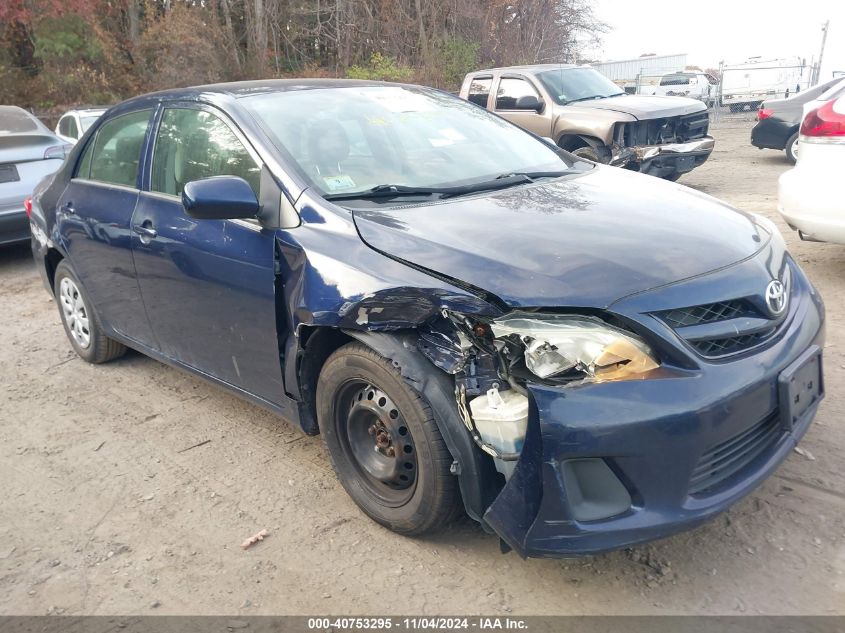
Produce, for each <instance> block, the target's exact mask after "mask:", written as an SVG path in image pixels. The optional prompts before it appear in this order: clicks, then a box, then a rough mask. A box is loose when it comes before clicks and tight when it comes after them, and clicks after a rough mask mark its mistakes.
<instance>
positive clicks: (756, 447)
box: [31, 80, 824, 556]
mask: <svg viewBox="0 0 845 633" xmlns="http://www.w3.org/2000/svg"><path fill="white" fill-rule="evenodd" d="M31 225H32V226H31V228H32V235H33V242H32V246H33V251H34V254H35V259H36V261H37V264H38V267H39V270H40V271H41V274H42V276H43V279H44V282H45V284H46V286H47V289H48V290H49V292H50V293H51V294H52V296H53V297H55V299H56V303H57V304H58V308H59V312H60V314H61V318H62V322H63V323H64V327H65V330H66V331H67V334H68V338H69V340H70V344H71V345H72V346H73V348H74V349H75V350H76V352H77V353H78V354H79V355H80V356H81V357H82V358H83V359H85V360H87V361H89V362H92V363H102V362H105V361H109V360H112V359H114V358H117V357H119V356H120V355H121V354H122V353H123V352H124V351H125V350H126V348H127V347H130V348H133V349H136V350H139V351H141V352H143V353H144V354H147V355H149V356H152V357H153V358H155V359H158V360H159V361H162V362H164V363H168V364H170V365H174V366H176V367H179V368H182V369H186V370H188V371H191V372H194V373H196V374H197V375H199V376H202V377H203V378H205V379H207V380H210V381H212V382H215V383H217V384H219V385H221V386H223V387H226V388H228V389H229V390H231V391H233V392H234V393H236V394H238V395H240V396H242V397H243V398H245V399H247V400H250V401H252V402H255V403H258V404H260V405H263V406H265V407H268V408H269V409H271V410H273V411H276V412H277V413H278V414H279V415H280V416H281V417H283V418H285V419H286V420H288V421H290V422H292V423H294V424H297V425H299V426H300V427H301V428H302V430H303V431H304V432H305V433H307V434H310V435H314V434H318V433H319V434H321V435H322V436H323V438H324V440H325V443H326V447H327V450H328V454H329V456H330V458H331V462H332V464H333V466H334V469H335V471H336V473H337V475H338V478H339V479H340V482H341V484H342V485H343V486H344V488H345V489H346V491H347V492H348V493H349V495H350V496H351V497H352V498H353V499H354V501H355V502H356V503H357V504H358V506H360V508H361V510H363V511H364V512H365V513H366V514H367V515H369V516H370V517H372V518H373V519H374V520H375V521H378V522H379V523H381V524H383V525H385V526H387V527H388V528H390V529H392V530H395V531H397V532H400V533H403V534H408V535H416V534H422V533H425V532H429V531H431V530H435V529H437V528H441V527H443V526H444V525H446V524H447V523H448V522H449V520H450V519H451V518H452V517H453V516H454V514H455V511H456V510H458V509H463V510H464V511H465V512H466V513H467V514H469V516H471V517H472V518H473V519H475V520H476V521H479V522H480V523H481V525H482V526H483V527H484V529H485V530H488V531H490V532H494V533H496V534H498V535H499V537H500V538H501V539H502V541H503V544H504V546H506V547H509V548H512V549H514V550H516V551H517V552H518V553H519V554H521V555H523V556H569V555H573V554H582V553H590V552H598V551H602V550H607V549H612V548H618V547H623V546H627V545H631V544H633V543H638V542H642V541H647V540H650V539H655V538H659V537H662V536H666V535H668V534H672V533H674V532H677V531H680V530H684V529H688V528H690V527H692V526H695V525H697V524H699V523H701V522H702V521H705V520H706V519H708V518H710V517H712V516H714V515H715V514H716V513H718V512H721V511H723V510H725V509H726V508H728V507H729V506H730V505H731V504H733V503H734V502H736V501H737V500H738V499H740V498H742V497H743V496H744V495H746V494H748V493H749V492H750V491H752V490H753V489H754V488H755V487H756V486H757V485H759V484H760V483H761V482H762V481H763V480H764V479H765V478H766V477H767V476H768V475H769V474H771V473H772V471H773V470H774V469H775V468H776V467H777V466H778V465H779V464H780V462H781V461H783V460H784V459H785V458H786V456H787V455H788V454H789V453H790V451H791V450H792V448H793V447H794V446H795V445H796V443H797V442H798V441H799V439H800V438H801V436H802V435H803V434H804V432H805V431H806V430H807V427H808V426H809V424H810V421H811V419H812V418H813V416H814V414H815V412H816V409H817V407H818V405H819V402H820V401H821V399H822V397H823V395H824V387H823V380H822V357H821V353H822V347H823V339H824V327H823V322H824V309H823V305H822V301H821V298H820V297H819V295H818V293H817V292H816V290H815V289H814V287H813V286H812V284H811V283H810V282H809V281H808V279H807V277H806V276H805V275H804V273H803V272H802V271H801V269H800V268H799V267H798V265H797V264H796V263H795V261H794V260H793V259H792V258H791V257H790V255H789V254H788V253H787V251H786V250H785V247H784V243H783V240H782V238H781V236H780V234H779V233H778V231H777V229H776V228H775V227H774V226H773V225H772V224H771V223H770V222H769V221H767V220H765V219H764V218H761V217H759V216H755V215H752V214H748V213H743V212H740V211H737V210H735V209H732V208H730V207H728V206H727V205H725V204H723V203H721V202H719V201H717V200H715V199H713V198H710V197H708V196H705V195H702V194H700V193H697V192H695V191H693V190H691V189H688V188H685V187H682V186H679V185H676V184H672V183H668V182H662V181H659V180H657V179H654V178H649V177H646V176H641V175H639V174H635V173H631V172H627V171H624V170H621V169H616V168H610V167H605V166H603V165H596V164H593V163H591V162H587V161H584V160H582V159H578V158H576V157H574V156H572V155H571V154H568V153H567V152H564V151H562V150H560V149H559V148H557V147H556V146H555V145H554V144H553V143H551V142H550V141H548V140H544V139H541V138H538V137H535V136H533V135H531V134H529V133H527V132H525V131H523V130H521V129H519V128H517V127H516V126H514V125H512V124H510V123H508V122H506V121H504V120H502V119H500V118H498V117H496V116H495V115H493V114H490V113H488V112H486V111H485V110H484V109H482V108H479V107H477V106H475V105H473V104H471V103H468V102H465V101H462V100H460V99H457V98H455V97H452V96H450V95H448V94H444V93H442V92H439V91H436V90H432V89H427V88H421V87H417V86H407V85H395V84H385V83H377V82H359V81H333V80H332V81H327V80H322V81H316V80H315V81H309V80H286V81H258V82H246V83H235V84H222V85H213V86H203V87H198V88H189V89H181V90H172V91H167V92H160V93H156V94H151V95H146V96H142V97H138V98H135V99H131V100H129V101H126V102H124V103H122V104H120V105H118V106H116V107H114V108H112V109H111V110H109V111H108V112H107V113H106V114H105V115H104V116H103V117H102V118H100V120H99V121H98V122H97V123H96V124H95V125H94V126H93V127H92V128H91V129H90V130H89V131H88V132H87V133H86V134H85V136H84V137H83V138H82V139H81V141H80V142H79V143H78V144H77V145H76V147H75V149H74V150H73V152H72V153H71V155H70V157H69V159H68V160H67V161H66V162H65V164H64V165H63V167H62V168H61V170H60V171H59V172H57V173H56V174H55V175H54V176H52V177H50V178H48V179H47V180H45V181H44V182H43V183H42V184H41V185H39V187H38V188H37V189H36V191H35V193H34V195H33V200H32V213H31ZM116 371H117V370H116Z"/></svg>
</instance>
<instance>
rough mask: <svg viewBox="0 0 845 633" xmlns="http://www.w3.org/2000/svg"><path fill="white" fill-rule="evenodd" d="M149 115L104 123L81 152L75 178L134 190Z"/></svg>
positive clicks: (142, 112)
mask: <svg viewBox="0 0 845 633" xmlns="http://www.w3.org/2000/svg"><path fill="white" fill-rule="evenodd" d="M150 112H151V111H150V110H143V111H141V112H133V113H131V114H124V115H123V116H119V117H116V118H114V119H112V120H110V121H107V122H106V123H104V124H103V125H102V127H100V129H99V130H98V131H97V135H96V136H95V137H94V139H93V142H91V143H89V144H88V147H87V148H86V149H85V153H84V154H83V155H82V160H81V162H80V163H79V169H78V171H77V173H76V176H77V177H79V178H88V179H90V180H96V181H99V182H105V183H109V184H114V185H123V186H126V187H136V186H137V181H138V164H139V162H140V160H141V147H142V146H143V145H144V136H145V135H146V133H147V126H148V125H149V122H150Z"/></svg>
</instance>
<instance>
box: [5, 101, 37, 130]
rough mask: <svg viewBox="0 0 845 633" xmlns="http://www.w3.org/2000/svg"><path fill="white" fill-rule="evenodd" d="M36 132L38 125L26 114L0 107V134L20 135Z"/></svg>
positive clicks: (17, 109)
mask: <svg viewBox="0 0 845 633" xmlns="http://www.w3.org/2000/svg"><path fill="white" fill-rule="evenodd" d="M36 130H38V124H37V123H36V122H35V119H33V118H32V117H30V116H29V115H28V114H27V113H26V112H24V111H23V110H21V109H19V108H13V107H3V106H0V134H2V133H3V132H6V133H8V134H20V133H21V132H35V131H36Z"/></svg>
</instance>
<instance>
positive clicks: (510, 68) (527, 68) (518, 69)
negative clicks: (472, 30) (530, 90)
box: [469, 64, 589, 75]
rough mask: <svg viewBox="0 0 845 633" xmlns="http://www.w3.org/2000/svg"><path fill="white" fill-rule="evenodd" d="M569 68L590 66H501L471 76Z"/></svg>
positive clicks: (477, 71)
mask: <svg viewBox="0 0 845 633" xmlns="http://www.w3.org/2000/svg"><path fill="white" fill-rule="evenodd" d="M569 68H589V66H582V65H578V64H525V65H523V66H500V67H498V68H484V69H482V70H475V71H473V72H471V73H469V74H470V75H479V74H481V73H494V72H496V73H498V72H503V71H511V72H521V73H529V74H531V73H539V72H543V71H544V70H566V69H569Z"/></svg>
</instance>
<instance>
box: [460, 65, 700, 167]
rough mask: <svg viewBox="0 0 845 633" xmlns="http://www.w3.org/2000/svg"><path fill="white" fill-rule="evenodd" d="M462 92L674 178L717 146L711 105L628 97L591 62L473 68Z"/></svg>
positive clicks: (606, 156)
mask: <svg viewBox="0 0 845 633" xmlns="http://www.w3.org/2000/svg"><path fill="white" fill-rule="evenodd" d="M460 96H461V97H463V98H464V99H468V100H469V101H472V102H473V103H475V104H477V105H480V106H482V107H484V108H487V109H488V110H492V111H493V112H495V113H496V114H499V115H500V116H502V117H504V118H506V119H508V120H509V121H511V122H513V123H515V124H517V125H519V126H520V127H523V128H525V129H527V130H529V131H530V132H534V133H535V134H537V135H538V136H543V137H548V138H551V139H553V140H554V141H555V143H557V144H558V145H559V146H560V147H562V148H563V149H565V150H568V151H570V152H572V153H573V154H576V155H578V156H582V157H584V158H588V159H590V160H593V161H596V162H600V163H607V164H610V165H615V166H618V167H624V168H626V169H633V170H637V171H641V172H642V173H645V174H651V175H653V176H659V177H661V178H666V179H668V180H677V179H678V178H679V177H680V176H681V175H682V174H685V173H687V172H689V171H691V170H692V169H694V168H696V167H698V166H699V165H701V164H702V163H704V161H706V160H707V158H708V157H709V156H710V153H711V152H712V151H713V146H714V141H713V137H711V136H709V135H708V134H707V131H708V127H709V118H708V115H707V108H706V106H705V105H704V104H703V103H702V102H701V101H698V100H696V99H687V98H684V97H665V96H646V95H628V94H625V92H624V91H623V90H622V89H621V88H619V86H617V85H616V84H614V83H613V82H612V81H610V80H609V79H607V78H606V77H604V76H603V75H601V74H600V73H598V72H597V71H596V70H594V69H592V68H587V67H583V66H572V65H565V64H540V65H534V66H512V67H509V68H491V69H487V70H479V71H476V72H473V73H470V74H468V75H467V76H466V77H465V78H464V82H463V85H462V86H461V92H460Z"/></svg>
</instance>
